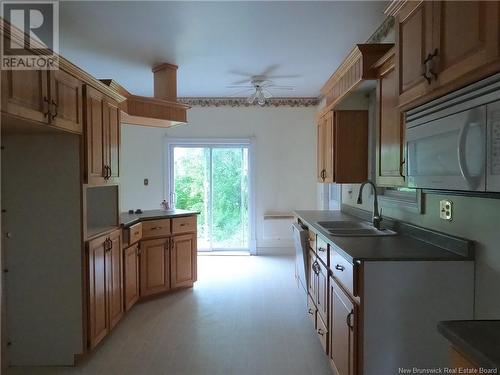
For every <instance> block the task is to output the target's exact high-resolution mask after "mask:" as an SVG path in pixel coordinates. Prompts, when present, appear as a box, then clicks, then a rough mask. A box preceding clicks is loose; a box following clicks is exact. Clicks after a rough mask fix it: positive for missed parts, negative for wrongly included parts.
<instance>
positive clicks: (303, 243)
mask: <svg viewBox="0 0 500 375" xmlns="http://www.w3.org/2000/svg"><path fill="white" fill-rule="evenodd" d="M292 230H293V242H294V244H295V277H296V278H297V280H298V283H299V285H300V286H301V287H302V288H303V289H304V291H305V292H306V293H307V277H306V275H307V256H308V254H307V249H308V245H307V242H308V230H307V228H305V227H304V226H303V225H301V224H300V223H293V224H292Z"/></svg>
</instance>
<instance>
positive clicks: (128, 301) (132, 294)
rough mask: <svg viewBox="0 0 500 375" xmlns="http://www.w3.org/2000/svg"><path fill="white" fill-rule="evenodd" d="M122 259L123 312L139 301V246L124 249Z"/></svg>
mask: <svg viewBox="0 0 500 375" xmlns="http://www.w3.org/2000/svg"><path fill="white" fill-rule="evenodd" d="M123 259H124V260H123V275H124V276H123V279H124V283H123V284H124V285H123V287H124V295H125V297H124V298H125V310H127V311H128V310H130V308H131V307H132V306H134V304H135V303H136V302H137V300H138V299H139V244H137V243H136V244H135V245H132V246H130V247H128V248H126V249H125V251H124V253H123Z"/></svg>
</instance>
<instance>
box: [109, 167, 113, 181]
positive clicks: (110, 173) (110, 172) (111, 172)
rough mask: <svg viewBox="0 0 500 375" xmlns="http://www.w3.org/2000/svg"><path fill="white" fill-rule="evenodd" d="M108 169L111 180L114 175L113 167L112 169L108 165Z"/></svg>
mask: <svg viewBox="0 0 500 375" xmlns="http://www.w3.org/2000/svg"><path fill="white" fill-rule="evenodd" d="M108 170H109V175H108V180H109V179H110V178H111V176H112V175H113V169H111V166H109V165H108Z"/></svg>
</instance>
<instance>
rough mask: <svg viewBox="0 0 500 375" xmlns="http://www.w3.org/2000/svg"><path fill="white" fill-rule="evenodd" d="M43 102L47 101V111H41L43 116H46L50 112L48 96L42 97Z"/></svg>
mask: <svg viewBox="0 0 500 375" xmlns="http://www.w3.org/2000/svg"><path fill="white" fill-rule="evenodd" d="M43 102H44V103H47V111H46V112H43V117H48V116H49V114H50V104H49V98H47V97H46V96H44V97H43ZM44 107H45V105H44Z"/></svg>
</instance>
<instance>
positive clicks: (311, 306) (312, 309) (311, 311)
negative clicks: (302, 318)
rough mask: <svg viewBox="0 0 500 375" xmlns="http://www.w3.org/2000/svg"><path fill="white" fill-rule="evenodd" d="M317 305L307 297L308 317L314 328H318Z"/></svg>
mask: <svg viewBox="0 0 500 375" xmlns="http://www.w3.org/2000/svg"><path fill="white" fill-rule="evenodd" d="M316 312H317V310H316V305H315V304H314V301H313V300H312V298H311V296H310V295H308V296H307V316H308V317H309V319H311V322H312V323H313V326H314V328H316Z"/></svg>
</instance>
